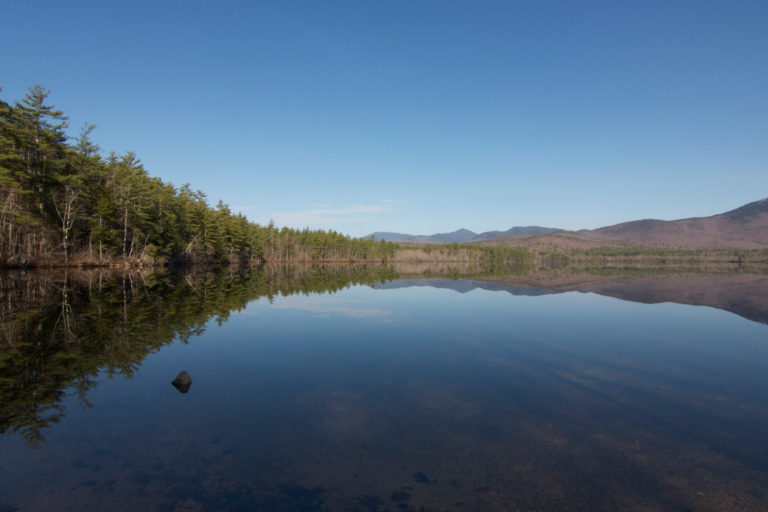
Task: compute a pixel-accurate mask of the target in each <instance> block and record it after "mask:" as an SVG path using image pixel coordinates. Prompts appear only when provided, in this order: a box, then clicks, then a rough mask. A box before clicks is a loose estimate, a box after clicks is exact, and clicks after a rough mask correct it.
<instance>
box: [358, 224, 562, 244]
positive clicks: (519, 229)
mask: <svg viewBox="0 0 768 512" xmlns="http://www.w3.org/2000/svg"><path fill="white" fill-rule="evenodd" d="M558 231H562V230H561V229H557V228H544V227H541V226H515V227H513V228H510V229H508V230H506V231H486V232H485V233H480V234H479V235H478V234H477V233H475V232H473V231H470V230H468V229H459V230H457V231H453V232H451V233H437V234H434V235H408V234H405V233H391V232H386V231H377V232H375V233H371V234H370V235H368V236H366V237H365V238H370V237H374V239H375V240H388V241H390V242H403V243H412V244H450V243H464V242H483V241H486V240H495V239H497V238H504V237H510V236H520V235H540V234H544V233H555V232H558Z"/></svg>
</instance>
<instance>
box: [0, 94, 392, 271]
mask: <svg viewBox="0 0 768 512" xmlns="http://www.w3.org/2000/svg"><path fill="white" fill-rule="evenodd" d="M49 92H50V91H48V90H47V89H45V88H44V87H41V86H39V85H35V86H32V87H29V89H28V92H27V94H26V95H25V96H24V98H23V99H22V100H21V101H15V102H13V103H12V104H11V103H7V102H5V101H2V100H0V266H2V267H14V266H18V267H26V266H55V265H64V266H72V265H107V264H115V263H118V264H123V265H144V264H146V265H152V264H159V263H169V262H170V263H234V262H241V263H243V262H246V263H255V264H258V263H263V262H265V261H315V260H323V261H334V260H336V261H357V260H368V261H372V260H377V261H381V260H387V259H390V258H392V257H393V256H394V254H395V251H396V249H397V245H396V244H393V243H389V242H374V241H373V240H368V239H356V238H351V237H349V236H346V235H344V234H341V233H337V232H335V231H314V230H309V229H304V230H296V229H289V228H282V229H279V228H277V227H275V226H274V225H273V224H272V223H271V222H270V224H269V225H267V226H262V225H259V224H256V223H253V222H249V221H248V220H247V219H246V217H245V216H243V215H242V214H235V213H233V212H232V211H231V210H230V208H229V207H228V206H227V205H226V204H224V203H223V202H221V201H219V202H218V204H217V205H216V206H215V207H214V206H211V205H210V204H208V200H207V198H206V195H205V194H204V193H203V192H201V191H200V190H194V189H193V188H192V187H191V186H190V185H189V184H185V185H182V186H181V187H176V186H174V185H172V184H171V183H165V182H163V181H162V180H161V179H159V178H156V177H152V176H150V175H149V174H148V172H147V171H146V170H145V169H144V167H143V165H142V163H141V161H140V160H139V159H138V157H137V156H136V155H135V154H134V153H133V152H130V151H129V152H126V153H124V154H116V153H114V152H112V153H109V154H108V155H106V156H104V155H103V154H102V153H101V151H100V148H99V147H98V146H97V145H96V144H95V143H94V142H93V141H92V139H91V134H92V132H93V129H94V126H92V125H88V124H86V125H85V126H83V127H82V129H81V130H80V131H79V134H78V136H76V137H69V136H68V135H67V133H66V129H67V128H68V125H67V116H66V115H65V114H64V112H62V111H61V110H58V109H56V108H55V107H54V106H52V105H50V104H49V103H48V96H49Z"/></svg>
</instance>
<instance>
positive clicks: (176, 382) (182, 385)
mask: <svg viewBox="0 0 768 512" xmlns="http://www.w3.org/2000/svg"><path fill="white" fill-rule="evenodd" d="M171 384H173V387H175V388H176V389H178V390H179V392H181V393H186V392H187V391H189V387H190V386H191V385H192V378H191V377H190V376H189V374H188V373H187V371H186V370H184V371H182V372H181V373H180V374H178V375H177V376H176V378H175V379H173V382H171Z"/></svg>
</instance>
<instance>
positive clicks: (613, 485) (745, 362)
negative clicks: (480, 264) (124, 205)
mask: <svg viewBox="0 0 768 512" xmlns="http://www.w3.org/2000/svg"><path fill="white" fill-rule="evenodd" d="M321 274H322V273H321ZM315 277H317V276H315ZM321 277H322V278H323V279H324V283H325V285H324V286H325V288H326V289H331V290H334V291H333V292H311V291H309V288H312V287H311V286H303V288H302V287H295V289H296V290H300V289H304V290H305V293H299V294H288V291H290V290H286V288H285V287H284V286H283V287H282V288H281V287H280V285H279V284H278V283H277V281H274V280H272V281H271V280H270V279H273V278H267V277H265V276H263V275H258V276H249V277H248V279H246V280H242V279H241V281H240V284H241V285H242V286H231V285H229V286H230V287H229V288H228V289H227V293H228V294H229V295H227V293H223V292H222V293H219V294H218V295H216V297H217V298H216V299H213V298H210V299H209V298H208V297H209V294H210V295H211V296H212V295H214V294H216V293H217V292H218V291H220V290H221V289H222V286H224V285H223V283H224V282H225V281H221V280H218V281H217V280H212V279H208V280H203V281H202V282H194V281H190V280H189V279H186V280H182V279H178V280H177V281H176V282H175V283H174V284H173V285H168V284H164V283H161V282H159V281H157V282H153V283H149V284H147V283H142V284H134V283H131V287H127V289H128V290H129V295H130V298H129V299H128V300H127V301H125V302H123V303H121V302H120V301H119V300H118V299H119V297H120V296H121V294H120V287H119V286H117V285H115V287H114V288H109V290H110V294H111V295H109V297H112V299H111V300H110V299H106V298H101V297H102V295H100V294H96V293H95V292H94V286H93V283H92V282H91V283H89V288H88V289H89V291H88V293H86V292H85V291H84V289H83V288H82V284H81V285H80V288H78V287H77V286H71V287H70V291H69V292H68V293H69V295H68V297H67V300H66V301H64V302H65V305H66V307H61V304H56V302H55V301H52V300H49V299H45V300H43V299H40V300H38V303H37V304H38V306H37V307H38V309H36V310H34V312H32V313H30V312H29V311H27V318H24V319H23V322H26V323H25V324H24V326H23V328H26V329H27V330H26V331H23V332H24V333H26V334H22V335H21V337H20V338H13V339H11V341H13V342H14V343H15V344H16V346H9V345H8V339H9V338H8V337H7V336H6V346H5V348H4V349H3V354H4V356H3V360H2V361H3V362H2V363H0V364H2V365H3V366H0V372H2V373H0V375H2V379H3V380H2V382H0V384H1V385H2V388H3V389H2V393H3V395H2V396H3V399H4V400H5V402H6V403H5V404H3V406H2V407H3V408H2V414H3V420H4V422H5V424H4V430H5V434H4V435H3V437H0V454H2V455H0V511H10V510H20V511H28V510H29V511H37V510H40V511H43V510H62V511H65V510H73V511H74V510H161V511H162V510H167V511H197V510H257V511H258V510H265V511H266V510H270V511H273V510H274V511H282V510H286V511H288V510H291V511H293V510H306V511H314V510H317V511H354V510H356V511H385V510H389V511H400V510H406V511H408V510H412V511H417V510H424V511H444V510H450V511H470V510H471V511H486V510H487V511H495V510H500V511H501V510H504V511H507V510H552V511H555V510H557V511H563V510H713V511H714V510H755V511H757V510H764V507H765V503H768V327H767V326H766V325H763V324H761V323H758V322H752V321H749V320H746V319H744V318H742V317H739V316H737V315H734V314H732V313H729V312H726V311H722V310H718V309H713V308H708V307H697V306H689V305H682V304H675V303H662V304H651V305H648V304H640V303H635V302H628V301H622V300H617V299H614V298H610V297H605V296H601V295H596V294H593V293H577V292H566V293H544V292H545V290H538V291H535V292H532V293H530V294H528V295H515V294H513V293H507V292H508V291H511V292H514V291H515V290H514V289H509V290H505V289H504V288H503V287H492V289H482V288H478V287H474V286H471V285H467V283H469V282H466V281H453V283H454V285H455V286H452V287H448V288H446V287H445V282H444V281H441V280H437V281H435V282H434V283H435V284H436V285H439V286H441V287H433V286H429V284H430V283H429V281H426V282H425V281H423V280H419V281H418V282H417V283H414V282H402V281H401V282H398V281H395V282H390V283H387V284H381V283H380V281H378V280H377V279H375V276H368V277H366V278H364V279H357V281H358V282H363V283H364V284H355V285H352V286H349V287H346V288H345V287H343V286H341V287H340V286H338V285H336V284H329V279H328V277H327V276H325V275H321ZM252 279H253V280H256V281H258V282H256V281H251V280H252ZM334 283H335V281H334ZM374 283H376V284H374ZM416 284H418V286H416ZM470 284H471V283H470ZM185 286H186V287H189V290H187V289H186V288H184V287H185ZM60 288H61V286H59V289H60ZM322 288H323V286H316V287H315V289H322ZM339 288H341V289H339ZM451 288H454V289H451ZM161 289H162V290H165V291H166V292H167V291H168V290H171V291H173V294H170V293H169V294H166V295H163V297H164V298H163V299H162V301H160V300H159V299H158V300H155V298H154V296H150V294H155V296H159V295H160V291H161ZM278 289H282V291H283V293H274V291H277V290H278ZM457 289H460V291H461V292H462V293H457ZM123 290H125V288H124V289H123ZM137 290H138V291H137ZM181 290H186V291H184V292H183V293H182V291H181ZM264 290H272V291H269V292H265V291H264ZM103 291H104V289H103V288H102V291H101V292H99V293H103ZM142 291H143V292H144V293H145V294H146V296H142ZM65 292H66V290H65ZM169 295H173V298H170V297H169ZM235 295H236V296H238V300H236V301H232V300H231V297H232V296H235ZM94 296H97V297H99V298H98V299H94ZM201 296H205V297H206V298H205V299H204V300H201V299H200V297H201ZM224 297H229V299H224ZM97 300H98V301H100V302H98V304H97V303H96V301H97ZM227 300H230V302H227ZM207 301H208V302H207ZM210 301H213V302H210ZM49 302H50V303H51V307H52V308H53V309H52V311H53V312H47V309H46V308H45V307H44V306H43V305H41V304H43V303H45V304H48V303H49ZM85 303H87V307H86V306H85V305H84V304H85ZM97 306H98V308H97ZM243 306H244V307H243ZM67 307H69V308H70V309H71V313H62V311H66V310H67ZM57 308H58V309H57ZM182 308H188V310H189V311H186V312H185V313H184V315H182V316H179V315H180V313H179V311H180V310H182ZM232 308H234V309H235V311H232V312H231V314H229V315H227V314H226V313H227V311H229V310H230V309H232ZM237 308H241V309H240V310H239V311H237ZM97 309H98V312H99V313H98V314H96V313H95V311H96V310H97ZM113 311H114V312H113ZM121 312H122V313H121ZM35 314H38V315H42V316H41V317H40V318H42V319H40V320H36V318H37V317H35ZM45 315H48V316H49V317H50V319H48V320H46V318H48V317H46V316H45ZM99 315H102V316H99ZM110 315H114V316H110ZM30 316H31V317H34V318H33V319H32V320H30V319H29V318H28V317H30ZM226 316H228V318H225V317H226ZM10 318H11V317H5V322H4V326H5V327H4V328H5V330H6V332H7V331H8V330H9V326H12V322H11V319H10ZM100 319H101V321H102V323H103V324H104V325H102V324H100V323H99V321H100ZM201 319H202V320H201ZM15 322H16V325H15V327H17V328H18V327H19V325H18V323H19V320H18V318H16V320H15ZM66 322H70V323H71V324H72V326H70V327H67V328H63V327H62V325H64V324H66ZM38 325H39V326H47V328H48V329H49V330H50V333H45V334H40V328H37V327H35V326H38ZM105 326H106V327H105ZM167 328H172V333H171V334H170V335H169V334H168V329H167ZM35 329H37V330H35ZM22 330H23V329H22ZM96 332H98V333H102V334H101V335H100V336H101V342H99V341H98V340H99V338H97V337H92V336H91V334H93V333H96ZM32 333H38V334H32ZM121 333H122V334H121ZM198 333H199V335H195V334H198ZM35 336H37V337H36V338H35ZM68 336H69V337H68ZM142 336H146V337H149V338H152V337H154V338H152V339H155V342H154V344H152V343H153V342H152V341H151V340H148V339H144V338H143V337H142ZM179 337H181V338H187V339H186V342H182V341H179V340H178V338H179ZM32 338H34V340H32ZM19 340H22V342H20V341H19ZM24 340H26V341H27V342H29V343H32V342H33V341H34V343H37V344H38V345H40V344H41V343H43V344H45V343H48V342H47V341H44V342H41V341H40V340H53V341H50V342H51V343H52V345H50V346H48V347H47V348H46V350H45V351H43V352H44V353H42V352H41V351H40V350H38V349H34V350H33V349H31V348H29V347H28V348H23V347H21V345H23V344H24V343H23V341H24ZM62 340H63V341H62ZM174 340H176V341H174ZM34 343H32V345H34ZM62 344H63V345H62ZM78 344H79V345H78ZM81 345H88V346H89V347H91V348H89V349H88V350H85V351H83V350H81V351H79V352H75V353H74V354H75V355H73V352H72V351H73V350H75V349H74V348H73V347H75V346H81ZM134 345H136V346H134ZM30 346H31V345H30ZM62 347H67V348H62ZM78 350H80V349H78ZM22 355H26V356H28V357H29V358H30V359H29V360H27V361H22V360H21V357H22ZM75 357H77V358H79V359H78V361H79V362H77V361H76V362H73V361H72V360H73V358H75ZM89 357H92V358H93V360H92V361H91V360H89V362H88V363H87V364H86V363H84V362H83V361H84V360H85V359H87V358H89ZM182 370H186V371H187V372H189V374H190V376H191V378H192V385H191V387H190V389H189V391H188V392H187V393H180V392H179V391H178V390H177V389H176V388H174V387H173V386H172V385H171V381H172V380H173V379H174V377H175V376H176V375H177V374H178V373H179V372H180V371H182ZM56 372H58V374H56ZM89 372H90V375H91V377H88V375H89ZM120 372H122V374H123V375H120V374H119V373H120ZM50 374H55V375H54V377H50V378H49V377H48V376H49V375H50ZM109 374H116V375H114V376H112V377H110V375H109ZM125 375H129V376H130V378H127V377H126V376H125ZM56 383H58V385H59V386H62V387H61V390H63V391H64V393H65V394H64V395H57V394H56V393H54V391H57V390H56V389H53V388H55V387H56V385H57V384H56ZM84 383H85V384H84ZM25 386H27V388H25ZM29 386H32V387H34V386H39V387H40V389H39V390H38V391H36V392H35V393H32V394H30V393H27V392H26V391H25V390H28V387H29ZM78 389H80V392H79V393H78ZM41 396H42V397H45V398H43V399H40V400H39V402H40V403H35V400H37V398H30V397H41ZM14 397H15V398H14ZM20 397H21V398H20ZM57 397H58V398H57ZM22 398H23V400H22ZM14 399H16V400H17V401H18V402H19V403H18V404H15V405H14V403H11V401H12V400H14ZM57 400H58V401H57ZM46 404H47V405H46ZM46 407H48V408H47V409H46ZM43 410H45V414H38V415H37V416H35V414H36V412H41V411H43ZM52 414H53V415H56V420H57V421H58V422H53V423H51V424H48V425H42V424H40V421H41V418H44V417H46V415H47V416H51V415H52ZM9 418H10V419H9ZM35 421H37V422H38V425H37V426H35ZM43 438H44V439H43Z"/></svg>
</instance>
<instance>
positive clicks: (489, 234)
mask: <svg viewBox="0 0 768 512" xmlns="http://www.w3.org/2000/svg"><path fill="white" fill-rule="evenodd" d="M558 231H562V229H558V228H545V227H542V226H515V227H513V228H509V229H508V230H506V231H486V232H485V233H480V234H479V235H477V236H476V237H475V238H473V239H472V241H473V242H482V241H484V240H495V239H496V238H504V237H508V236H522V235H544V234H547V233H557V232H558Z"/></svg>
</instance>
